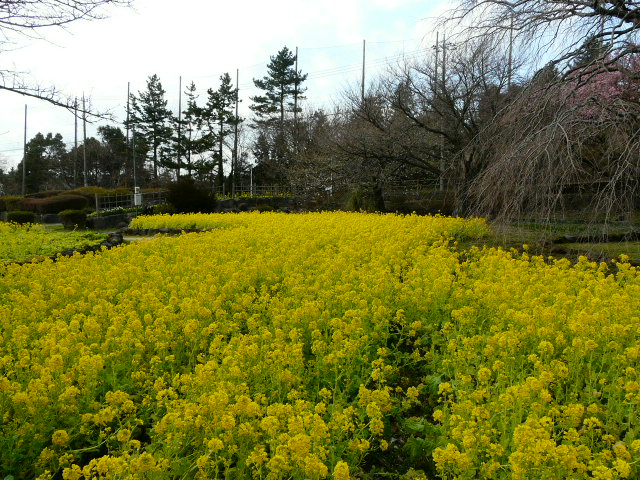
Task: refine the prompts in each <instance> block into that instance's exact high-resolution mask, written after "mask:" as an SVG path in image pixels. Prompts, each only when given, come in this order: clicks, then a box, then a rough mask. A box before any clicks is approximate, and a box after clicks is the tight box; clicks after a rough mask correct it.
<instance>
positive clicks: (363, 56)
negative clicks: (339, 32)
mask: <svg viewBox="0 0 640 480" xmlns="http://www.w3.org/2000/svg"><path fill="white" fill-rule="evenodd" d="M366 45H367V41H366V40H362V92H361V94H360V95H361V97H360V98H361V99H362V103H363V104H364V66H365V55H366Z"/></svg>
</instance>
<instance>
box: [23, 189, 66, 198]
mask: <svg viewBox="0 0 640 480" xmlns="http://www.w3.org/2000/svg"><path fill="white" fill-rule="evenodd" d="M63 192H64V190H45V191H44V192H36V193H31V194H28V195H25V196H26V197H27V198H49V197H55V196H56V195H60V194H61V193H63Z"/></svg>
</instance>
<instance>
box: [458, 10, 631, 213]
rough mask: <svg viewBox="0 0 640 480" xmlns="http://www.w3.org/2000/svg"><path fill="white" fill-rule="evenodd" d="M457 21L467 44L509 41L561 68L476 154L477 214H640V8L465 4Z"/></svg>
mask: <svg viewBox="0 0 640 480" xmlns="http://www.w3.org/2000/svg"><path fill="white" fill-rule="evenodd" d="M451 18H453V20H454V21H457V22H459V23H458V25H460V26H461V27H462V28H461V31H462V35H463V37H465V38H483V37H484V36H485V35H492V36H495V35H498V36H500V35H501V36H502V37H503V38H513V39H514V42H515V43H520V45H526V48H527V49H529V50H530V51H532V52H534V53H536V52H537V53H539V54H540V56H539V57H538V59H540V58H545V57H546V59H547V60H548V59H549V58H552V60H551V61H550V62H549V63H548V64H547V66H546V67H544V68H542V69H541V70H539V71H538V73H537V74H536V75H534V76H533V78H532V79H531V80H530V81H529V82H527V84H526V88H523V89H522V91H521V92H519V95H518V97H517V98H515V99H514V101H512V102H510V103H509V104H507V106H506V107H505V108H503V109H501V110H499V111H497V112H495V115H494V117H493V120H492V121H491V122H488V123H487V124H486V125H484V126H483V127H482V129H481V130H479V131H478V133H477V135H476V136H475V138H474V140H473V142H471V143H470V145H469V146H468V147H467V149H466V151H467V152H474V153H475V155H476V156H478V155H479V156H480V157H482V158H483V159H484V162H485V167H484V168H483V169H482V170H481V172H479V174H478V175H477V177H476V178H475V179H474V180H473V182H472V184H471V185H470V187H469V188H468V189H467V194H468V196H467V200H468V203H469V204H470V205H473V210H474V213H477V214H482V215H488V214H492V215H496V216H498V217H502V218H514V217H521V216H535V217H539V218H550V217H551V216H553V215H555V214H558V213H560V212H562V211H565V210H566V209H571V210H574V209H576V208H581V209H584V212H585V213H586V214H587V215H589V216H592V217H593V218H596V217H599V218H605V219H609V218H611V217H612V216H617V215H619V214H621V213H627V212H630V211H631V210H632V209H633V208H634V207H635V208H637V207H638V193H639V192H640V184H639V181H638V178H639V177H638V174H639V173H640V161H639V160H638V158H640V157H639V155H638V153H639V152H640V138H639V136H638V128H639V127H640V121H639V119H640V103H639V102H640V95H638V88H637V87H636V85H637V81H638V79H639V78H640V68H639V65H640V57H639V56H638V54H640V46H639V45H638V43H637V41H636V40H637V36H638V32H639V31H640V2H627V1H595V2H584V1H581V0H560V1H554V2H546V1H542V0H507V1H502V0H480V1H477V0H463V1H462V3H461V4H460V6H459V7H458V8H457V9H456V10H455V12H453V15H452V17H451ZM451 18H450V19H449V21H451ZM532 65H533V62H532Z"/></svg>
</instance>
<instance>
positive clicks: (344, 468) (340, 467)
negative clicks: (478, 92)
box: [333, 460, 351, 480]
mask: <svg viewBox="0 0 640 480" xmlns="http://www.w3.org/2000/svg"><path fill="white" fill-rule="evenodd" d="M350 478H351V477H350V476H349V465H348V464H347V463H346V462H343V461H342V460H341V461H339V462H338V463H336V466H335V467H334V469H333V479H334V480H349V479H350Z"/></svg>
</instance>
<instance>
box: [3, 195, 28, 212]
mask: <svg viewBox="0 0 640 480" xmlns="http://www.w3.org/2000/svg"><path fill="white" fill-rule="evenodd" d="M22 200H23V198H22V197H18V196H14V195H5V196H3V197H0V212H12V211H14V210H20V207H21V203H22Z"/></svg>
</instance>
